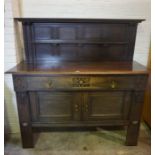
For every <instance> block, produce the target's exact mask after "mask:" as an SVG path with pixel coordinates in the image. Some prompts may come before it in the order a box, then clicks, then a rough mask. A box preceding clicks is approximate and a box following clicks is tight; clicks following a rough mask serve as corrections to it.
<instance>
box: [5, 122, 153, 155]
mask: <svg viewBox="0 0 155 155" xmlns="http://www.w3.org/2000/svg"><path fill="white" fill-rule="evenodd" d="M124 135H125V132H124V131H123V130H112V131H109V130H103V129H102V128H97V131H91V132H90V131H89V132H88V131H87V132H86V131H82V132H80V131H78V132H69V131H68V132H67V131H65V132H46V133H40V134H39V138H38V140H37V142H36V144H35V148H34V149H22V147H21V142H20V135H19V134H11V136H10V140H9V141H8V142H7V143H6V144H5V155H150V154H151V151H150V131H149V129H148V128H147V126H146V125H145V124H142V125H141V130H140V137H139V143H138V146H124V145H123V142H124V140H125V136H124Z"/></svg>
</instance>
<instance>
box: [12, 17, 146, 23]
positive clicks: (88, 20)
mask: <svg viewBox="0 0 155 155" xmlns="http://www.w3.org/2000/svg"><path fill="white" fill-rule="evenodd" d="M14 19H15V20H17V21H20V22H59V23H64V22H65V23H66V22H69V23H70V22H73V23H76V22H80V23H81V22H83V23H116V22H117V23H140V22H142V21H144V20H145V19H110V18H28V17H27V18H14Z"/></svg>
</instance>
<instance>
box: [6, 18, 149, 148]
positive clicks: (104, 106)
mask: <svg viewBox="0 0 155 155" xmlns="http://www.w3.org/2000/svg"><path fill="white" fill-rule="evenodd" d="M15 20H18V21H19V22H22V25H23V34H24V45H25V60H24V61H23V62H21V63H20V64H18V65H17V66H15V67H14V68H12V69H11V70H9V71H8V72H7V73H12V74H13V82H14V89H15V91H16V95H17V105H18V113H19V120H20V128H21V136H22V143H23V147H24V148H30V147H33V146H34V144H33V133H34V132H35V130H37V129H38V130H40V131H45V130H46V129H47V128H48V129H50V128H51V129H52V128H55V127H58V128H64V127H67V128H71V127H73V128H76V127H80V128H85V127H98V126H101V127H102V126H120V125H121V126H126V127H127V135H126V143H125V144H126V145H136V144H137V140H138V133H139V126H140V116H141V112H142V104H143V96H144V91H145V87H146V83H147V77H148V72H147V69H146V68H145V67H144V66H142V65H141V64H139V63H137V62H134V61H133V54H134V45H135V38H136V29H137V24H138V23H139V22H141V21H143V20H137V19H47V18H42V19H40V18H16V19H15Z"/></svg>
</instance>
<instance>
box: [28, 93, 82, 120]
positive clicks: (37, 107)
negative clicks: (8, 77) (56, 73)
mask: <svg viewBox="0 0 155 155" xmlns="http://www.w3.org/2000/svg"><path fill="white" fill-rule="evenodd" d="M29 96H30V107H31V119H32V122H45V123H60V122H61V123H67V122H71V121H75V120H76V121H77V120H79V119H80V115H81V114H80V112H81V110H80V109H81V106H80V104H79V103H80V102H79V100H80V94H78V93H74V92H73V93H71V92H46V91H45V92H44V91H42V92H30V93H29Z"/></svg>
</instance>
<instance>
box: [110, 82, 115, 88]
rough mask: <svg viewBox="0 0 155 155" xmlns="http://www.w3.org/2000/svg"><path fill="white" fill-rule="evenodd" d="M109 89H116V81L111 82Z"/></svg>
mask: <svg viewBox="0 0 155 155" xmlns="http://www.w3.org/2000/svg"><path fill="white" fill-rule="evenodd" d="M110 87H111V88H112V89H114V88H116V87H117V82H116V81H111V84H110Z"/></svg>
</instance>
